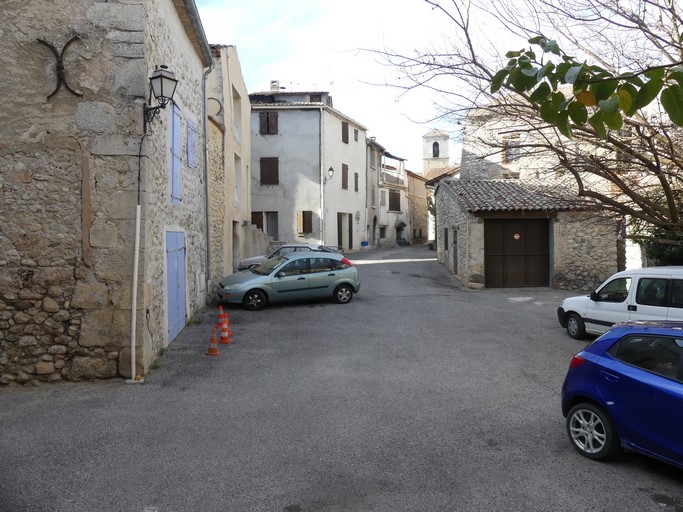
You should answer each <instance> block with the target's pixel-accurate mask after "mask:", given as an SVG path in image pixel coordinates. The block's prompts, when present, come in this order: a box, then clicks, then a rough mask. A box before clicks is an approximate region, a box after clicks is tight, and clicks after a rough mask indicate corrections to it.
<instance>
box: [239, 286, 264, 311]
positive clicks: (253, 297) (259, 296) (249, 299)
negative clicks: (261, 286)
mask: <svg viewBox="0 0 683 512" xmlns="http://www.w3.org/2000/svg"><path fill="white" fill-rule="evenodd" d="M267 302H268V298H267V297H266V294H265V293H263V292H262V291H261V290H250V291H248V292H247V293H246V294H245V295H244V299H242V304H244V307H245V308H247V309H248V310H249V311H258V310H259V309H263V308H265V307H266V303H267Z"/></svg>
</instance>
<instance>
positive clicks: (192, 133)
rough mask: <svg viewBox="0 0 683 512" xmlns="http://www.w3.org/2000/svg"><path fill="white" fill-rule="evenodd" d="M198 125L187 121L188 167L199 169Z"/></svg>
mask: <svg viewBox="0 0 683 512" xmlns="http://www.w3.org/2000/svg"><path fill="white" fill-rule="evenodd" d="M197 163H198V161H197V125H196V124H195V123H194V122H192V121H190V120H188V121H187V165H189V166H190V167H193V168H196V167H197Z"/></svg>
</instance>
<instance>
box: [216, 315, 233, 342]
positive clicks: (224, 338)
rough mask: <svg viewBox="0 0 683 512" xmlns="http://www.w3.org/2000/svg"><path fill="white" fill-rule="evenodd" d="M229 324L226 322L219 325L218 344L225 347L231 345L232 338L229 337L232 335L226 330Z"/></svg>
mask: <svg viewBox="0 0 683 512" xmlns="http://www.w3.org/2000/svg"><path fill="white" fill-rule="evenodd" d="M229 325H230V324H229V322H228V321H227V320H226V321H224V322H223V323H222V324H221V326H220V327H221V337H220V339H219V340H218V343H223V344H225V345H228V344H230V343H232V338H231V337H230V336H231V335H232V331H231V330H230V329H229V328H228V326H229Z"/></svg>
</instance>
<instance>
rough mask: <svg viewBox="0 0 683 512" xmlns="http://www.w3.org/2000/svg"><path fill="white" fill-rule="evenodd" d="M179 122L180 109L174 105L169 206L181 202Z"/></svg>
mask: <svg viewBox="0 0 683 512" xmlns="http://www.w3.org/2000/svg"><path fill="white" fill-rule="evenodd" d="M181 121H182V119H181V117H180V109H179V108H178V106H177V105H175V104H174V105H173V115H172V119H171V204H180V202H181V201H182V181H181V180H182V153H181V152H182V141H181V136H180V126H181Z"/></svg>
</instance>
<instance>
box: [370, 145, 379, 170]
mask: <svg viewBox="0 0 683 512" xmlns="http://www.w3.org/2000/svg"><path fill="white" fill-rule="evenodd" d="M370 167H372V168H373V169H374V168H375V167H377V151H375V150H374V149H371V150H370Z"/></svg>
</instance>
